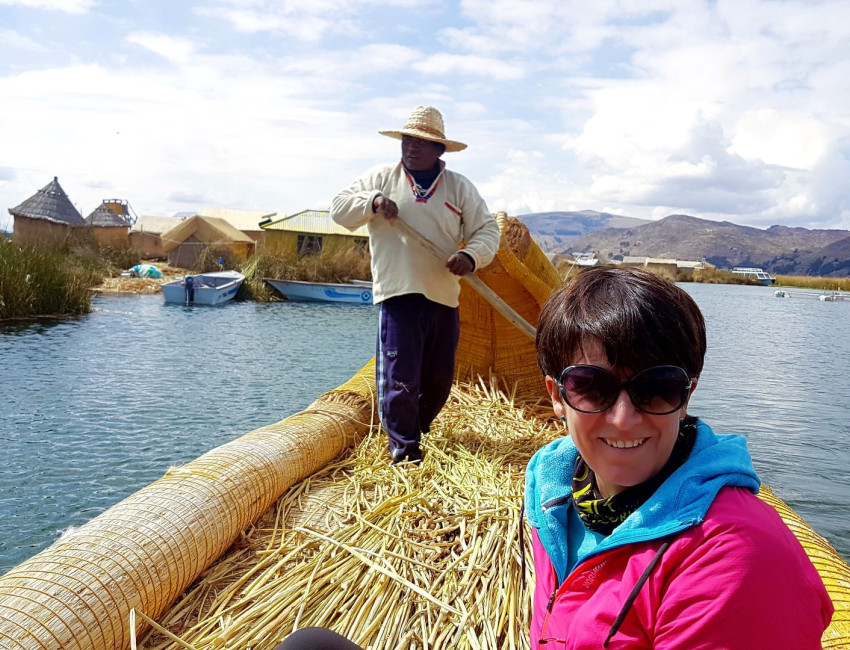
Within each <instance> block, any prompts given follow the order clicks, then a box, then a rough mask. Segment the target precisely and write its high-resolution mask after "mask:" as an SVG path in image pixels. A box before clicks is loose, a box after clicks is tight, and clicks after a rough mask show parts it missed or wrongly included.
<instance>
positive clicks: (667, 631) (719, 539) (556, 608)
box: [531, 487, 833, 650]
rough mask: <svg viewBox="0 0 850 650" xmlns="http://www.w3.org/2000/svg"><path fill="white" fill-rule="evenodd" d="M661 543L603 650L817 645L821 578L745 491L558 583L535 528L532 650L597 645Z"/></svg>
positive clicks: (825, 620) (828, 614)
mask: <svg viewBox="0 0 850 650" xmlns="http://www.w3.org/2000/svg"><path fill="white" fill-rule="evenodd" d="M665 541H667V542H669V546H667V547H666V548H665V549H664V551H663V554H661V556H660V558H659V559H658V560H657V564H656V565H655V566H654V567H652V568H651V570H650V571H649V575H648V578H647V579H646V582H645V583H644V584H643V585H642V586H641V588H640V590H639V591H638V593H637V596H636V597H635V599H634V602H633V603H632V604H631V606H630V607H625V617H624V618H623V621H622V624H621V626H620V627H619V629H618V630H617V632H616V633H615V634H614V635H613V636H612V637H611V639H610V641H609V642H608V645H607V646H605V647H607V648H609V649H618V648H630V649H632V650H634V649H635V648H654V649H656V650H662V649H666V648H676V649H687V650H695V649H698V648H705V649H706V650H708V649H709V648H710V649H711V650H718V649H728V650H754V649H757V648H766V649H767V648H769V649H771V650H783V649H787V650H808V649H812V650H814V649H815V648H820V647H821V645H820V639H821V635H822V634H823V631H824V629H825V628H826V627H827V626H828V625H829V621H830V619H831V618H832V612H833V607H832V602H831V601H830V599H829V596H828V594H827V592H826V590H825V588H824V586H823V582H822V581H821V579H820V576H819V575H818V573H817V571H816V570H815V568H814V567H813V566H812V564H811V562H810V561H809V559H808V557H807V556H806V554H805V552H804V550H803V548H802V546H801V545H800V543H799V542H798V541H797V539H796V538H795V537H794V536H793V534H792V533H791V532H790V531H789V530H788V528H787V526H785V524H784V523H783V522H782V520H781V519H780V518H779V515H778V514H777V513H776V511H775V510H774V509H773V508H771V507H770V506H769V505H767V504H765V503H764V502H762V501H761V500H760V499H758V498H757V497H756V496H754V495H753V494H752V493H751V492H749V491H748V490H746V489H744V488H739V487H726V488H723V489H722V490H720V492H719V493H718V495H717V497H716V498H715V500H714V502H713V503H712V505H711V506H710V507H709V509H708V512H707V513H706V516H705V518H704V519H703V520H702V522H701V523H698V524H696V525H695V526H693V527H691V528H688V529H686V530H684V531H683V532H680V533H678V534H676V535H674V536H673V537H672V538H667V539H666V540H665V539H664V538H660V539H654V540H651V541H643V542H638V543H634V544H628V545H625V546H619V547H617V548H613V549H611V550H608V551H604V552H602V553H601V554H599V555H595V556H593V555H592V556H590V557H589V558H588V559H586V560H585V561H583V562H580V563H579V565H578V566H577V567H576V568H575V569H574V570H573V571H572V572H570V573H569V575H567V577H566V580H564V583H563V584H562V585H560V586H559V585H558V580H557V577H556V574H555V571H554V568H553V565H552V562H551V561H550V559H549V556H548V555H547V553H546V550H545V549H544V548H543V545H542V543H541V542H540V538H539V537H538V534H537V530H536V529H535V530H534V531H533V546H534V567H535V575H536V587H535V591H534V613H533V618H532V623H531V647H532V649H533V650H537V649H538V648H540V649H542V650H555V649H558V650H560V649H564V650H584V649H590V648H593V649H594V650H598V649H599V648H602V647H603V642H604V641H605V639H606V638H607V637H608V636H609V633H610V632H611V628H612V625H613V624H614V621H615V619H616V618H617V616H618V615H619V614H620V613H621V612H622V611H623V610H624V606H625V605H626V603H627V601H628V599H629V596H630V592H631V591H632V589H633V587H634V586H635V585H636V584H637V583H638V582H639V579H640V577H641V574H642V573H644V571H645V570H646V569H647V567H648V566H649V565H650V563H651V562H652V561H653V558H655V557H656V556H657V555H658V554H659V550H661V549H662V545H664V544H665ZM550 599H551V600H550ZM546 639H551V640H549V641H545V640H546Z"/></svg>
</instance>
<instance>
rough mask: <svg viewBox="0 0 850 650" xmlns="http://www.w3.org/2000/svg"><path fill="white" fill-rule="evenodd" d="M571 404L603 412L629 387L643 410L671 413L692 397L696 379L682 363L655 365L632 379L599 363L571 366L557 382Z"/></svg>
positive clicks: (565, 399) (587, 411) (656, 413)
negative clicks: (619, 377)
mask: <svg viewBox="0 0 850 650" xmlns="http://www.w3.org/2000/svg"><path fill="white" fill-rule="evenodd" d="M557 384H558V389H559V390H560V391H561V396H562V397H563V398H564V401H566V403H567V404H568V405H569V406H570V408H572V409H574V410H576V411H580V412H582V413H601V412H602V411H607V410H608V409H609V408H611V407H612V406H613V405H614V402H616V401H617V398H618V397H619V396H620V392H621V391H622V390H624V389H625V391H626V392H627V393H628V395H629V397H630V398H631V400H632V404H634V405H635V408H636V409H637V410H638V411H640V412H641V413H646V414H648V415H669V414H670V413H674V412H676V411H678V410H679V409H680V408H682V406H683V405H684V404H685V402H686V401H687V400H688V394H689V392H690V390H691V386H693V380H691V378H690V377H689V376H688V373H687V372H685V371H684V370H683V369H682V368H679V367H678V366H653V367H652V368H647V369H646V370H641V371H640V372H639V373H638V374H636V375H635V376H634V377H632V378H631V379H629V380H628V381H620V380H619V379H618V378H617V376H616V375H614V374H613V373H611V372H609V371H607V370H605V369H604V368H600V367H598V366H588V365H584V364H580V365H576V366H568V367H567V368H564V370H563V371H562V372H561V379H560V381H558V382H557Z"/></svg>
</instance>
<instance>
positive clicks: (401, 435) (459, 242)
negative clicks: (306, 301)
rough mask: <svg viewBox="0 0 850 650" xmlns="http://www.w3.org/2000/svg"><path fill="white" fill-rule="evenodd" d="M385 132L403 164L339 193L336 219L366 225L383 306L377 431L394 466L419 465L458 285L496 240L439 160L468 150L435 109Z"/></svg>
mask: <svg viewBox="0 0 850 650" xmlns="http://www.w3.org/2000/svg"><path fill="white" fill-rule="evenodd" d="M379 133H381V134H382V135H386V136H389V137H391V138H395V139H397V140H401V161H400V162H397V163H391V164H388V165H380V166H378V167H374V168H372V169H371V170H369V171H368V172H367V173H366V174H365V175H364V176H362V177H361V178H359V179H358V180H356V181H355V182H354V183H353V184H352V185H351V186H350V187H349V188H348V189H346V190H344V191H342V192H340V193H339V194H338V195H337V196H336V197H335V198H334V200H333V205H332V207H331V217H332V218H333V220H334V221H336V222H337V223H338V224H340V225H342V226H345V227H347V228H349V229H352V230H353V229H355V228H357V227H359V226H361V225H363V224H364V223H365V224H367V229H368V231H369V250H370V252H371V254H372V282H373V285H372V293H373V296H374V301H375V304H378V305H380V308H381V309H380V325H379V330H378V341H377V352H376V379H377V386H378V402H379V409H380V418H381V423H382V424H383V427H384V429H385V430H386V432H387V435H388V437H389V448H390V455H391V456H392V459H393V462H395V463H398V462H401V461H403V460H405V459H407V460H409V461H412V462H419V461H421V459H422V451H421V449H420V446H419V445H420V439H421V435H422V433H425V432H427V431H428V430H429V427H430V425H431V422H432V421H433V420H434V418H436V417H437V414H438V413H439V412H440V409H442V408H443V405H444V404H445V403H446V400H447V399H448V397H449V392H450V390H451V384H452V381H453V379H454V361H455V352H456V351H457V343H458V335H459V322H458V310H457V307H458V295H459V294H460V277H461V276H463V275H465V274H467V273H472V272H473V271H475V270H476V269H479V268H482V267H484V266H486V265H487V264H489V263H490V261H491V260H492V259H493V256H494V255H495V254H496V251H497V250H498V248H499V236H500V235H499V227H498V225H497V223H496V221H495V220H494V219H493V217H492V215H491V214H490V212H489V211H488V210H487V206H486V204H485V203H484V200H483V199H482V198H481V196H480V195H479V193H478V190H476V189H475V186H474V185H473V184H472V183H471V182H470V181H469V180H467V179H466V178H465V177H463V176H461V175H460V174H457V173H455V172H451V171H449V170H447V169H446V164H445V163H444V162H443V161H442V160H441V159H440V156H441V155H442V154H443V152H446V151H449V152H452V151H461V150H463V149H465V148H466V145H465V144H463V143H461V142H456V141H453V140H448V139H446V137H445V131H444V127H443V116H442V115H441V114H440V112H439V111H438V110H437V109H435V108H433V107H430V106H427V107H426V106H419V107H417V108H416V109H415V110H414V111H413V113H411V115H410V117H409V118H408V120H407V123H406V124H405V125H404V127H403V128H402V129H401V130H399V131H379ZM399 218H401V219H403V220H404V221H405V222H406V223H407V224H408V225H410V226H411V227H412V228H414V229H415V230H417V231H419V233H420V234H422V235H423V236H424V237H425V238H426V239H429V240H430V241H431V242H433V243H434V244H436V245H437V246H438V247H439V248H440V249H441V250H452V251H455V252H454V253H452V254H451V256H450V257H449V258H448V259H447V260H441V259H438V258H437V257H435V256H434V255H433V253H432V252H430V251H429V250H426V249H425V248H424V247H423V246H421V245H420V244H419V243H417V242H415V241H411V240H410V239H408V238H407V237H406V236H405V235H404V234H403V233H402V232H401V229H400V228H397V227H396V226H395V221H396V219H399Z"/></svg>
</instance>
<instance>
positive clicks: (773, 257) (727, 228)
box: [519, 211, 850, 277]
mask: <svg viewBox="0 0 850 650" xmlns="http://www.w3.org/2000/svg"><path fill="white" fill-rule="evenodd" d="M553 215H567V216H561V217H560V223H559V226H558V227H559V228H560V233H559V232H556V230H555V224H556V223H558V220H557V219H555V218H554V217H553ZM519 219H521V220H522V221H523V222H524V223H525V224H526V225H527V226H528V229H529V230H530V231H531V233H532V235H533V236H534V237H535V239H536V240H537V242H538V243H539V244H540V246H541V247H542V248H543V249H544V250H546V251H549V252H566V253H571V252H589V251H593V252H595V253H596V254H597V256H598V257H599V258H600V259H603V260H605V259H622V258H623V256H627V255H631V256H646V257H667V258H676V259H680V260H702V259H704V260H706V261H707V262H710V263H712V264H714V265H715V266H717V267H718V268H721V269H730V268H732V267H733V266H759V267H762V268H764V269H765V270H767V271H769V272H771V273H782V274H788V275H820V276H841V277H844V276H850V230H810V229H808V228H791V227H788V226H771V227H770V228H767V229H766V230H763V229H760V228H751V227H749V226H739V225H737V224H734V223H731V222H729V221H711V220H708V219H699V218H697V217H691V216H688V215H684V214H674V215H671V216H669V217H665V218H664V219H660V220H658V221H644V220H640V219H629V218H628V217H615V215H607V214H604V213H598V212H590V211H588V212H560V213H558V212H548V213H538V214H532V215H523V216H520V217H519ZM613 219H629V221H631V222H632V225H625V226H622V225H617V226H614V225H609V224H610V221H611V220H613ZM603 222H606V223H605V225H604V226H601V227H600V226H597V227H593V226H594V225H596V224H601V223H603ZM538 224H539V226H538ZM538 227H539V228H540V230H539V232H538ZM582 228H584V232H583V234H581V235H576V234H575V233H576V232H578V231H579V230H581V229H582ZM561 233H563V234H561ZM558 238H560V239H558Z"/></svg>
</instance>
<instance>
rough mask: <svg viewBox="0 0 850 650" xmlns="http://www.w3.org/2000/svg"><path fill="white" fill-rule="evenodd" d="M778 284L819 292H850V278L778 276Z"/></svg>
mask: <svg viewBox="0 0 850 650" xmlns="http://www.w3.org/2000/svg"><path fill="white" fill-rule="evenodd" d="M776 284H777V285H778V286H779V285H781V286H783V287H799V288H801V289H816V290H819V291H850V278H821V277H813V276H808V275H777V276H776Z"/></svg>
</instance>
